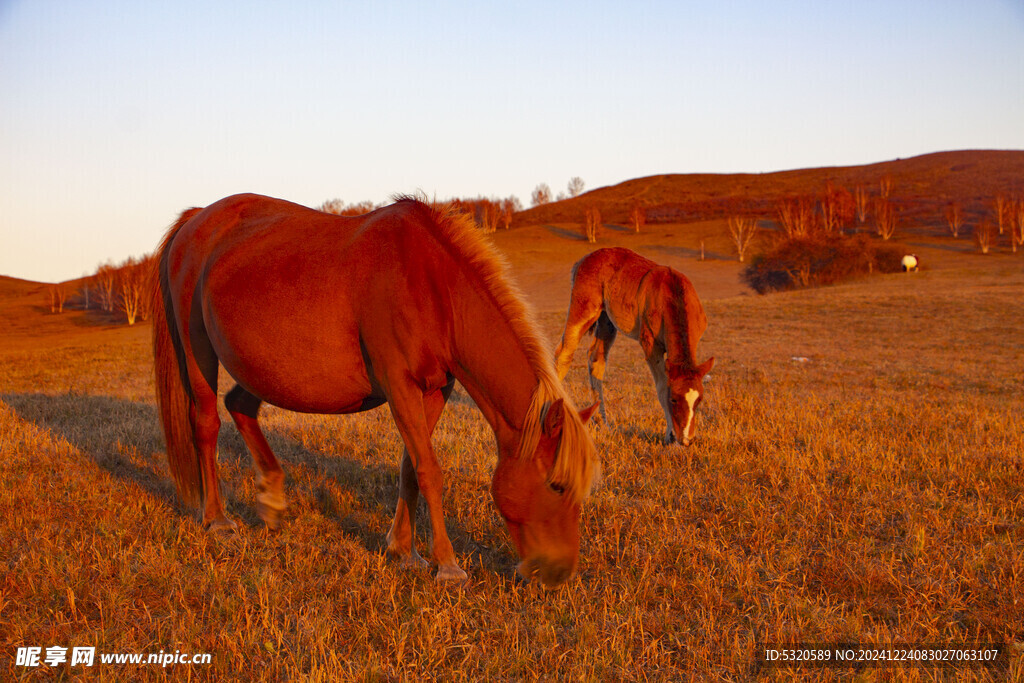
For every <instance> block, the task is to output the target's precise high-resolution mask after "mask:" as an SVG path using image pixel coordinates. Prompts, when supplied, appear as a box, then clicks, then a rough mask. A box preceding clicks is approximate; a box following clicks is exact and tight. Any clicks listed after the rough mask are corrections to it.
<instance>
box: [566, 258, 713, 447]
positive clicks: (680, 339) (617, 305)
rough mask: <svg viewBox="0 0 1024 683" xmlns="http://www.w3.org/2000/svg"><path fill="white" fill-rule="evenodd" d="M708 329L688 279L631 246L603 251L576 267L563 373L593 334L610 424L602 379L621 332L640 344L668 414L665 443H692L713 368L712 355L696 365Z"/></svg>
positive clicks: (592, 366)
mask: <svg viewBox="0 0 1024 683" xmlns="http://www.w3.org/2000/svg"><path fill="white" fill-rule="evenodd" d="M707 326H708V321H707V317H706V316H705V315H704V308H703V307H702V306H701V305H700V299H698V298H697V292H696V291H695V290H694V288H693V284H692V283H691V282H690V280H689V279H687V277H686V276H685V275H683V274H682V273H680V272H678V271H675V270H673V269H671V268H669V267H667V266H662V265H659V264H657V263H655V262H654V261H651V260H650V259H647V258H644V257H643V256H640V255H639V254H637V253H635V252H633V251H630V250H629V249H623V248H621V247H614V248H610V249H598V250H597V251H595V252H593V253H591V254H589V255H587V256H586V257H584V258H583V259H581V260H580V261H578V262H577V263H576V264H575V265H574V266H573V268H572V294H571V298H570V301H569V311H568V313H567V314H566V320H565V331H564V332H563V333H562V341H561V342H560V343H559V344H558V349H557V351H556V352H555V356H556V361H555V365H556V368H557V370H558V376H559V378H560V379H564V378H565V375H566V373H567V372H568V371H569V365H570V363H571V362H572V355H573V352H574V351H575V350H576V347H577V345H579V342H580V338H581V337H582V336H583V335H584V334H586V333H589V332H593V334H594V341H593V343H592V344H591V345H590V352H589V354H588V356H587V368H588V370H589V373H590V386H591V388H592V389H593V390H594V392H595V393H596V394H597V396H598V398H599V399H600V401H601V403H600V405H601V417H602V418H604V419H605V421H606V422H607V420H608V418H607V415H606V413H605V402H604V390H603V387H602V384H601V382H602V380H603V379H604V370H605V363H606V361H607V358H608V350H609V349H610V348H611V346H612V343H613V342H614V341H615V335H616V331H617V330H619V331H621V332H622V333H623V334H625V335H626V336H627V337H630V338H631V339H636V340H638V341H639V342H640V346H641V347H642V348H643V351H644V356H645V357H646V358H647V364H648V366H650V368H651V375H652V376H653V377H654V386H655V389H656V390H657V392H658V401H659V402H660V403H661V407H662V409H663V410H664V411H665V421H666V422H667V423H668V427H667V429H666V432H665V437H664V442H665V443H666V444H669V443H673V442H674V441H677V440H678V441H679V442H681V443H682V444H683V445H684V446H689V445H690V443H691V442H692V441H693V438H694V434H695V430H696V424H695V423H696V419H695V415H696V410H697V406H698V405H699V404H700V402H701V399H702V397H703V395H704V376H705V375H706V374H707V373H708V372H710V371H711V368H712V367H713V366H714V364H715V359H714V358H709V359H707V360H706V361H704V362H703V363H700V364H698V363H697V342H698V341H700V338H701V335H703V334H704V330H705V329H707Z"/></svg>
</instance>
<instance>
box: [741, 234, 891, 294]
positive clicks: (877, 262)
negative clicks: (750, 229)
mask: <svg viewBox="0 0 1024 683" xmlns="http://www.w3.org/2000/svg"><path fill="white" fill-rule="evenodd" d="M902 255H903V254H902V252H901V250H900V249H899V248H898V247H893V246H884V247H880V246H876V245H875V244H874V243H873V242H872V241H871V240H870V238H868V237H867V236H866V235H856V236H853V237H844V236H840V235H822V234H818V235H816V236H813V237H790V238H785V239H783V240H781V241H779V242H778V243H777V244H776V245H775V247H774V248H772V249H771V250H770V251H768V252H767V253H764V254H760V255H758V256H756V257H755V258H754V259H753V261H752V262H751V263H750V265H749V266H748V267H747V268H746V269H745V270H744V271H743V274H742V278H743V281H744V282H745V283H746V284H747V285H749V286H750V287H751V288H752V289H753V290H754V291H756V292H757V293H758V294H764V293H765V292H770V291H781V290H785V289H795V288H799V287H811V286H818V285H831V284H835V283H837V282H843V281H845V280H849V279H852V278H856V277H861V276H864V275H867V274H869V273H872V272H875V271H877V272H882V273H895V272H899V270H900V259H901V258H902Z"/></svg>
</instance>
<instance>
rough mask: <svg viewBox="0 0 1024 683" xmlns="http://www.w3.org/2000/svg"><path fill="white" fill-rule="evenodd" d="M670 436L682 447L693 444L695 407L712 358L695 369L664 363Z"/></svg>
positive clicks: (695, 427)
mask: <svg viewBox="0 0 1024 683" xmlns="http://www.w3.org/2000/svg"><path fill="white" fill-rule="evenodd" d="M665 365H666V370H667V371H668V392H669V403H670V408H671V411H672V434H673V435H674V437H675V439H676V440H678V441H679V442H680V443H681V444H683V445H684V446H689V445H690V444H691V443H693V439H694V435H695V434H696V431H697V425H696V422H697V406H698V405H700V402H701V400H702V399H703V398H704V376H705V375H706V374H708V373H709V372H711V368H713V367H714V366H715V359H714V357H712V358H708V359H707V360H706V361H704V362H703V363H701V364H700V365H698V366H697V367H695V368H691V367H688V366H684V365H676V364H674V363H666V364H665Z"/></svg>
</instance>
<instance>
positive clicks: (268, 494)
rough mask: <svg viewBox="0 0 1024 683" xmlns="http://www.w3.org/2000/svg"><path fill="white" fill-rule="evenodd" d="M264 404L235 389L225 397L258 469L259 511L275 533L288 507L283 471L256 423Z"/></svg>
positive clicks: (257, 508)
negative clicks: (261, 405) (282, 514)
mask: <svg viewBox="0 0 1024 683" xmlns="http://www.w3.org/2000/svg"><path fill="white" fill-rule="evenodd" d="M262 402H263V401H262V400H261V399H259V398H257V397H256V396H254V395H252V394H250V393H249V392H248V391H246V390H245V389H243V388H242V387H240V386H238V385H236V386H235V388H234V389H232V390H231V391H229V392H228V395H227V396H225V397H224V405H225V406H227V409H228V412H229V413H230V414H231V419H232V420H234V421H235V426H236V427H238V431H239V433H240V434H241V435H242V440H243V441H245V445H246V447H248V449H249V453H250V455H252V459H253V461H254V462H255V463H256V467H257V469H259V475H260V478H259V482H258V486H259V493H258V494H256V510H257V512H258V513H259V516H260V519H262V520H263V521H264V522H265V523H266V525H267V526H268V527H270V528H271V529H276V528H277V527H278V526H279V525H280V523H281V513H282V512H284V509H285V508H286V507H287V502H286V499H285V496H284V470H282V469H281V464H280V463H278V461H277V458H275V457H274V452H273V451H272V450H270V444H268V443H267V439H266V437H265V436H263V430H261V429H260V425H259V422H257V415H258V414H259V410H260V404H261V403H262Z"/></svg>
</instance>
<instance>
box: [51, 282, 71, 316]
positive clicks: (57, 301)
mask: <svg viewBox="0 0 1024 683" xmlns="http://www.w3.org/2000/svg"><path fill="white" fill-rule="evenodd" d="M46 291H47V292H48V293H49V295H50V313H63V312H64V302H65V301H66V300H67V298H68V286H67V284H66V283H64V282H57V283H55V284H52V285H49V286H48V287H47V288H46Z"/></svg>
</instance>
